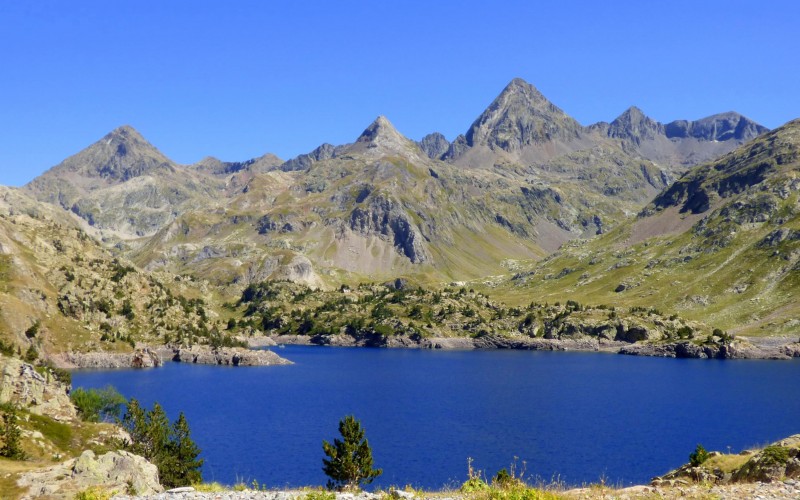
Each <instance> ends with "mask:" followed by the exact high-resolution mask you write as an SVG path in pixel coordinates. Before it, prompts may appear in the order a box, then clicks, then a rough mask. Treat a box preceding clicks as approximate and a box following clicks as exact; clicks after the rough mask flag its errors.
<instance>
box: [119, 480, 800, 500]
mask: <svg viewBox="0 0 800 500" xmlns="http://www.w3.org/2000/svg"><path fill="white" fill-rule="evenodd" d="M309 493H310V492H308V491H218V492H213V493H204V492H198V491H194V490H193V489H192V488H178V489H176V490H171V491H168V492H164V493H156V494H152V495H147V496H123V495H118V496H115V497H113V498H115V499H119V500H134V499H139V500H143V499H151V500H312V499H313V498H315V497H314V496H311V495H310V494H309ZM397 493H401V494H403V495H407V496H399V495H397ZM397 493H395V492H390V493H358V494H352V493H337V494H336V496H335V499H336V500H390V499H393V498H394V499H398V500H400V499H408V500H412V499H419V500H482V499H484V498H488V496H486V495H484V496H480V495H476V494H462V493H460V492H457V491H453V492H433V493H427V492H422V493H410V492H405V491H403V492H397ZM548 493H551V496H549V497H544V498H556V499H562V498H563V499H565V500H577V499H587V500H610V499H615V500H655V499H715V500H741V499H746V498H747V499H751V498H752V499H760V500H788V499H792V500H797V499H798V498H800V482H797V481H793V480H788V481H784V482H778V483H748V484H734V485H690V486H677V487H655V486H632V487H630V488H620V489H615V488H609V487H604V486H590V487H586V488H574V489H570V490H565V491H554V492H548ZM312 495H316V499H319V492H314V493H313V494H312ZM497 498H503V497H502V496H498V497H497ZM509 498H512V497H511V496H509ZM526 498H532V499H535V498H536V497H535V496H530V497H526Z"/></svg>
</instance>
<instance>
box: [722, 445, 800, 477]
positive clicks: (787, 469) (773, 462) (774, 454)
mask: <svg viewBox="0 0 800 500" xmlns="http://www.w3.org/2000/svg"><path fill="white" fill-rule="evenodd" d="M786 478H791V479H800V434H795V435H793V436H789V437H788V438H786V439H781V440H780V441H777V442H775V443H772V444H771V445H769V446H767V447H766V448H764V449H763V450H761V451H759V452H758V453H756V454H755V455H754V456H753V457H752V458H750V460H748V461H747V463H745V464H744V465H743V466H742V467H741V468H740V469H739V470H737V471H735V472H734V473H733V475H732V478H731V480H732V481H735V482H755V481H760V482H762V483H770V482H772V481H778V480H782V479H786Z"/></svg>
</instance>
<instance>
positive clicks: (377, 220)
mask: <svg viewBox="0 0 800 500" xmlns="http://www.w3.org/2000/svg"><path fill="white" fill-rule="evenodd" d="M349 225H350V229H352V230H353V231H355V232H357V233H360V234H363V235H370V234H375V235H379V236H381V237H383V238H386V239H388V240H389V241H391V242H392V243H393V244H394V247H395V248H396V249H397V251H398V252H399V253H400V254H402V255H405V256H406V257H408V259H409V260H410V261H411V262H413V263H415V264H419V263H422V262H425V261H427V260H428V259H429V257H428V252H427V251H426V250H425V246H424V244H423V241H424V238H423V237H422V235H421V234H420V232H419V229H417V226H416V225H415V224H414V222H413V221H412V220H411V217H409V216H408V214H407V213H406V212H405V210H403V208H402V206H400V204H399V203H397V202H396V201H394V200H392V199H390V198H388V197H386V196H382V195H376V196H371V197H370V198H369V203H368V205H367V206H366V207H360V206H359V207H356V208H355V209H354V210H353V211H352V213H351V214H350V221H349Z"/></svg>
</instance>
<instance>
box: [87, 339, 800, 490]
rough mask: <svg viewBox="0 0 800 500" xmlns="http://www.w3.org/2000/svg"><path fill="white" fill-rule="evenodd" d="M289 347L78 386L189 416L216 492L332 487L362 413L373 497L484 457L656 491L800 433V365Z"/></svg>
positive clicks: (486, 463)
mask: <svg viewBox="0 0 800 500" xmlns="http://www.w3.org/2000/svg"><path fill="white" fill-rule="evenodd" d="M273 349H275V351H276V352H277V353H278V354H280V355H281V356H283V357H285V358H287V359H289V360H291V361H293V362H294V364H293V365H290V366H267V367H220V366H203V365H188V364H181V363H169V362H168V363H166V364H165V366H163V367H160V368H155V369H145V370H132V369H131V370H103V371H88V370H81V371H75V372H73V386H74V387H84V388H90V387H103V386H106V385H108V384H111V385H113V386H114V387H116V388H117V389H118V390H119V391H120V392H121V393H122V394H123V395H125V396H126V397H128V398H136V399H138V400H139V401H140V402H141V403H143V404H144V405H145V406H147V407H148V408H149V407H151V406H152V404H153V402H156V401H157V402H159V403H160V404H161V405H162V406H163V407H164V409H165V410H166V411H167V413H168V414H169V416H170V418H171V419H173V420H174V419H175V418H176V417H177V415H178V413H179V412H181V411H182V412H184V413H185V414H186V417H187V419H188V421H189V425H190V427H191V430H192V437H193V439H194V441H195V442H196V443H197V444H198V446H199V447H200V448H201V449H202V453H201V457H202V458H204V459H205V464H204V466H203V478H204V480H205V481H218V482H221V483H223V484H235V483H246V484H250V483H252V481H254V480H255V481H257V482H258V483H259V484H262V485H266V486H267V487H270V488H283V487H297V486H317V485H324V484H325V482H326V478H325V476H324V474H323V473H322V458H323V452H322V441H323V440H328V441H332V440H333V439H334V438H337V437H339V434H338V429H337V426H338V422H339V420H340V419H341V418H342V417H344V416H345V415H351V414H352V415H355V417H356V418H357V419H359V420H360V421H361V423H362V425H363V427H364V429H365V430H366V436H367V438H368V440H369V443H370V446H371V447H372V452H373V457H374V460H375V467H379V468H382V469H383V475H382V476H380V477H379V478H378V479H376V480H375V482H374V483H373V485H372V486H371V487H375V486H380V487H389V486H405V485H412V486H414V487H417V488H425V489H434V490H438V489H443V488H456V487H458V486H459V485H460V484H461V483H462V482H464V481H465V480H466V479H467V464H468V460H471V463H472V467H473V468H474V469H476V470H480V471H483V472H484V474H485V475H486V476H488V478H489V479H490V478H491V477H492V476H493V475H494V474H495V473H496V472H497V471H498V470H499V469H501V468H507V469H508V468H509V467H510V466H514V467H515V472H516V474H517V475H519V474H524V478H525V479H527V480H528V481H529V482H531V483H534V484H535V483H537V482H539V481H541V482H543V483H550V482H552V481H556V482H561V483H563V484H565V485H581V484H585V483H598V482H601V481H603V482H605V483H607V484H613V485H630V484H644V483H647V482H649V480H650V479H651V478H652V477H653V476H655V475H660V474H663V473H665V472H667V471H668V470H670V469H673V468H675V467H678V466H680V465H682V464H684V463H686V462H687V461H688V456H689V453H691V452H692V451H693V450H694V448H695V446H696V445H697V444H702V445H703V446H704V447H705V448H706V449H708V450H720V451H726V452H727V451H733V452H737V451H740V450H742V449H745V448H748V447H752V446H755V445H764V444H766V443H769V442H771V441H775V440H777V439H780V438H783V437H786V436H789V435H791V434H796V433H798V432H800V362H798V361H785V362H778V361H755V360H747V361H717V360H696V359H663V358H646V357H632V356H622V355H615V354H596V353H575V352H532V351H507V350H493V351H435V350H416V349H372V348H343V347H308V346H286V347H285V348H273ZM371 487H370V488H371Z"/></svg>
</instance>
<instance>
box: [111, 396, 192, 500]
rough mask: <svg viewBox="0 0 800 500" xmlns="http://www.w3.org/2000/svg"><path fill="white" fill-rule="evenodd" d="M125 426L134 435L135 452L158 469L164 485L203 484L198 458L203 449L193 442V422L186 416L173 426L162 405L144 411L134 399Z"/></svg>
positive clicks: (132, 436) (171, 486)
mask: <svg viewBox="0 0 800 500" xmlns="http://www.w3.org/2000/svg"><path fill="white" fill-rule="evenodd" d="M122 424H123V426H124V427H125V429H126V430H127V431H128V433H129V434H130V435H131V441H132V442H131V444H130V446H129V448H130V450H131V452H133V453H136V454H139V455H142V456H143V457H144V458H146V459H148V460H150V461H151V462H152V463H153V464H154V465H155V466H156V467H157V468H158V475H159V479H160V481H161V484H162V485H164V486H166V487H168V488H174V487H177V486H187V485H190V484H195V483H199V482H202V480H203V477H202V474H201V472H200V467H201V466H202V465H203V460H202V459H198V458H197V456H198V455H199V454H200V449H199V448H198V447H197V445H196V444H195V443H194V441H192V439H191V431H190V430H189V423H188V422H187V421H186V417H185V416H184V414H183V413H181V414H180V415H179V416H178V419H177V420H176V421H175V423H174V424H173V425H170V422H169V418H168V417H167V414H166V413H165V412H164V409H163V408H162V407H161V405H159V404H158V403H155V404H153V409H152V410H150V411H147V410H145V409H143V408H142V407H141V406H140V405H139V402H138V401H136V400H135V399H132V400H131V401H130V402H129V403H128V412H127V413H126V414H125V416H124V417H123V419H122Z"/></svg>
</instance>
